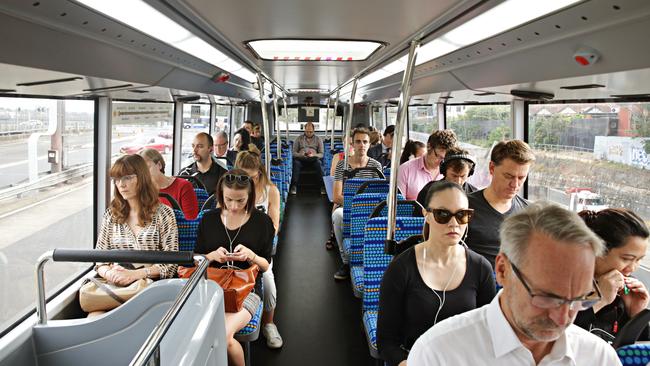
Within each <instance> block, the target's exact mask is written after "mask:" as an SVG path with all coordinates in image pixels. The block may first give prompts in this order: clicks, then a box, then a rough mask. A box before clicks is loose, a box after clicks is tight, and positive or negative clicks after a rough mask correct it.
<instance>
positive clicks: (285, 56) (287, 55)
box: [247, 39, 383, 61]
mask: <svg viewBox="0 0 650 366" xmlns="http://www.w3.org/2000/svg"><path fill="white" fill-rule="evenodd" d="M247 45H248V46H249V47H250V48H251V49H252V50H253V51H254V52H255V54H256V55H257V57H258V58H261V59H263V60H269V61H363V60H366V59H367V58H368V57H370V55H372V54H373V53H374V52H375V51H377V50H378V49H379V48H381V47H383V44H381V43H379V42H373V41H344V40H339V41H335V40H317V39H266V40H257V41H250V42H247Z"/></svg>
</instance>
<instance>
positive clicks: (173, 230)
mask: <svg viewBox="0 0 650 366" xmlns="http://www.w3.org/2000/svg"><path fill="white" fill-rule="evenodd" d="M96 249H115V250H168V251H178V229H177V227H176V218H175V217H174V211H172V209H171V208H169V207H168V206H166V205H162V204H161V205H158V208H157V209H156V213H155V214H154V215H153V217H152V219H151V222H150V223H148V224H147V225H146V226H145V227H143V228H142V229H141V230H140V232H139V233H138V235H137V236H136V235H135V234H134V233H133V231H132V230H131V228H130V227H129V225H127V224H126V223H124V224H120V223H118V222H117V220H116V219H115V218H114V217H113V214H112V213H111V210H110V208H109V209H108V210H106V212H105V213H104V219H103V221H102V229H101V231H100V233H99V237H98V238H97V245H96ZM104 264H107V263H97V267H96V268H99V266H102V265H104ZM154 266H156V267H157V268H158V270H159V271H160V278H171V277H174V275H175V274H176V267H177V266H176V265H175V264H154Z"/></svg>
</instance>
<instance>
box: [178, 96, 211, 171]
mask: <svg viewBox="0 0 650 366" xmlns="http://www.w3.org/2000/svg"><path fill="white" fill-rule="evenodd" d="M202 117H203V118H207V119H208V121H209V120H210V105H209V104H183V133H182V136H183V137H182V138H181V142H182V146H181V154H182V155H181V167H184V166H187V165H190V164H192V163H193V162H194V158H193V157H192V141H193V140H194V136H196V134H197V133H199V132H205V133H210V124H209V123H203V122H201V121H202V119H201V118H202Z"/></svg>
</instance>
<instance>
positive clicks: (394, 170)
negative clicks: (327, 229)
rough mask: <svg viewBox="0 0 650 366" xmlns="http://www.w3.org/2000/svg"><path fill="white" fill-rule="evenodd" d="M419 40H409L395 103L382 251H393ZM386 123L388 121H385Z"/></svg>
mask: <svg viewBox="0 0 650 366" xmlns="http://www.w3.org/2000/svg"><path fill="white" fill-rule="evenodd" d="M419 47H420V40H413V41H411V46H410V47H409V58H408V63H407V64H406V70H404V77H403V79H402V88H401V89H400V90H401V91H402V92H401V93H400V98H399V104H398V105H397V120H396V121H395V138H394V140H393V148H392V149H391V160H390V184H389V191H388V202H387V206H388V227H387V230H386V242H385V246H384V251H385V252H387V253H394V251H393V249H394V248H395V245H394V244H395V240H394V239H395V216H396V214H397V210H396V209H397V175H398V170H399V158H400V149H401V148H402V139H403V136H404V123H405V122H406V115H407V114H408V105H409V100H410V99H411V80H412V79H413V70H414V69H415V58H416V57H417V53H418V49H419ZM386 124H388V121H387V122H386Z"/></svg>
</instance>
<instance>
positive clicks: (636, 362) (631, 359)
mask: <svg viewBox="0 0 650 366" xmlns="http://www.w3.org/2000/svg"><path fill="white" fill-rule="evenodd" d="M616 354H617V355H618V358H619V360H621V364H622V365H623V366H646V365H647V364H648V363H650V344H629V345H627V346H623V347H621V348H619V349H617V350H616Z"/></svg>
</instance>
